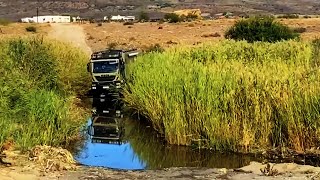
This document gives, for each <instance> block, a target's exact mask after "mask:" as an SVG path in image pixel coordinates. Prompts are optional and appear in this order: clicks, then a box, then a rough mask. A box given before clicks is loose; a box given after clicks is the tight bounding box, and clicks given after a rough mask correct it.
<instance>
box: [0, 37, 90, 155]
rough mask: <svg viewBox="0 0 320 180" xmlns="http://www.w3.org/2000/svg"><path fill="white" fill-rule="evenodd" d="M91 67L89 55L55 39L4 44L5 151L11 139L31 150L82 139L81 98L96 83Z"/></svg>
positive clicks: (0, 81)
mask: <svg viewBox="0 0 320 180" xmlns="http://www.w3.org/2000/svg"><path fill="white" fill-rule="evenodd" d="M86 62H87V57H86V56H85V54H84V53H83V52H81V51H79V50H78V49H77V48H73V47H72V46H70V45H67V44H64V43H61V42H57V41H54V40H49V39H45V38H41V37H28V38H10V39H0V63H1V66H0V74H1V76H0V128H1V133H0V147H1V145H2V144H3V143H5V142H6V141H9V140H10V141H13V142H14V145H15V147H17V148H19V149H21V150H28V149H30V148H32V147H34V146H36V145H49V146H67V145H68V144H69V143H71V142H72V141H73V140H75V139H77V138H78V136H79V129H80V128H81V124H83V123H84V121H85V118H84V116H85V112H84V110H83V109H79V108H76V106H77V103H78V100H77V98H76V96H78V95H81V94H82V93H83V92H84V91H83V89H87V88H86V86H87V85H86V82H89V81H88V79H89V80H90V78H89V77H88V75H86V74H84V73H85V67H86ZM71 64H74V65H71Z"/></svg>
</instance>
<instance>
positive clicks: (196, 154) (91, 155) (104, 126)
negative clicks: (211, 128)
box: [75, 100, 259, 170]
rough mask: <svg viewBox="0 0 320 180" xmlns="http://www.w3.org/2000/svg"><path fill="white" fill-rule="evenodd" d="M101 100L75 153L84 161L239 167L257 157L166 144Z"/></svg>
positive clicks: (137, 165)
mask: <svg viewBox="0 0 320 180" xmlns="http://www.w3.org/2000/svg"><path fill="white" fill-rule="evenodd" d="M102 101H103V102H98V103H96V105H94V106H95V111H94V112H95V113H94V114H93V115H92V117H91V118H90V119H89V121H88V130H87V131H86V133H87V139H86V140H85V142H84V143H83V144H82V146H81V149H80V151H78V152H77V153H76V154H75V158H76V160H77V161H78V162H79V163H81V164H83V165H87V166H99V167H106V168H114V169H124V170H141V169H160V168H169V167H210V168H239V167H243V166H245V165H248V164H249V163H250V162H251V161H259V159H258V158H255V157H252V156H246V155H241V154H232V153H219V152H213V151H210V150H203V149H201V150H199V149H197V148H191V147H184V146H171V145H166V144H165V143H164V141H163V140H162V138H160V137H159V136H158V135H157V134H156V133H155V132H153V130H152V129H151V128H150V127H148V126H145V125H143V124H142V123H140V122H139V120H137V119H133V118H130V117H126V116H123V114H122V113H121V110H118V109H117V108H106V107H107V105H105V103H107V102H108V101H106V100H102ZM101 103H102V104H101ZM94 104H95V103H94ZM97 104H98V105H97ZM97 107H98V108H97Z"/></svg>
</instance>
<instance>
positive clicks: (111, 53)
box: [91, 49, 139, 60]
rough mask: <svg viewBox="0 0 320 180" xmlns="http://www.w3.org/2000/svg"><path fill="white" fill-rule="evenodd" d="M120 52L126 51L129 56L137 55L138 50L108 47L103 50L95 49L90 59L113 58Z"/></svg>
mask: <svg viewBox="0 0 320 180" xmlns="http://www.w3.org/2000/svg"><path fill="white" fill-rule="evenodd" d="M122 53H127V55H128V56H129V57H132V56H137V55H138V54H139V52H138V51H137V49H131V50H116V49H108V50H104V51H97V52H94V53H92V54H91V59H92V60H97V59H115V58H120V57H121V54H122Z"/></svg>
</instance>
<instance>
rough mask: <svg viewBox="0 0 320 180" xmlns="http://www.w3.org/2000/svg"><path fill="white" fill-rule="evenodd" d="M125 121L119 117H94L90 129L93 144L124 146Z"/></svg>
mask: <svg viewBox="0 0 320 180" xmlns="http://www.w3.org/2000/svg"><path fill="white" fill-rule="evenodd" d="M122 121H123V120H122V119H120V118H117V117H106V116H94V117H92V123H91V125H90V126H89V127H88V134H89V135H90V136H91V142H92V143H107V144H119V145H120V144H122V139H123V135H124V127H123V122H122Z"/></svg>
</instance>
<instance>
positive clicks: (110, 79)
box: [95, 76, 116, 81]
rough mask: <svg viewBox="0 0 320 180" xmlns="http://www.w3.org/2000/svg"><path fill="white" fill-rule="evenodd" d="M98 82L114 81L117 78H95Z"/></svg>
mask: <svg viewBox="0 0 320 180" xmlns="http://www.w3.org/2000/svg"><path fill="white" fill-rule="evenodd" d="M95 78H96V79H97V81H113V80H114V79H115V78H116V76H105V77H100V76H95Z"/></svg>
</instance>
